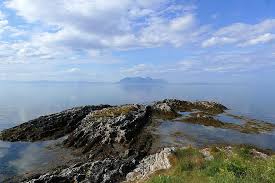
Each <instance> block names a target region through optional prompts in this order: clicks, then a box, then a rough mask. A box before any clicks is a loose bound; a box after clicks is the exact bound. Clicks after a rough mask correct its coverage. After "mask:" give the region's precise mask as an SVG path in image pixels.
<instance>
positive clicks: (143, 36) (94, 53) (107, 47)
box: [0, 0, 275, 82]
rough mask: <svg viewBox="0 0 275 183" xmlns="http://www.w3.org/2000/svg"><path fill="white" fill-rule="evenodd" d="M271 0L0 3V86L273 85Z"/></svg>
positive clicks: (274, 55) (33, 0)
mask: <svg viewBox="0 0 275 183" xmlns="http://www.w3.org/2000/svg"><path fill="white" fill-rule="evenodd" d="M274 43H275V1H273V0H242V1H240V0H230V1H221V0H186V1H185V0H151V1H148V0H113V1H102V0H53V1H48V0H4V1H1V3H0V80H20V81H32V80H57V81H117V80H119V79H121V78H123V77H127V76H150V77H154V78H163V79H166V80H168V81H171V82H249V81H257V82H263V81H272V80H274V79H272V78H275V44H274Z"/></svg>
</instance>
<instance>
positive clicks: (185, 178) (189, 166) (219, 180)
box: [147, 147, 275, 183]
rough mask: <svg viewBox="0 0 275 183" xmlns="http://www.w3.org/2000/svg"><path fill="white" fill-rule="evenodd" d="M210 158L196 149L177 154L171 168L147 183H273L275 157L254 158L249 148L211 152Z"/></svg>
mask: <svg viewBox="0 0 275 183" xmlns="http://www.w3.org/2000/svg"><path fill="white" fill-rule="evenodd" d="M211 154H212V155H213V157H214V158H213V159H212V160H205V159H204V157H203V155H202V154H201V153H200V152H199V150H198V149H194V148H188V149H184V150H178V151H177V152H176V153H175V156H174V157H173V158H172V160H171V161H172V162H173V164H174V165H173V168H172V169H170V170H168V171H166V172H164V173H162V174H158V175H154V176H153V177H152V178H151V179H150V180H148V181H147V183H185V182H186V183H196V182H198V183H200V182H203V183H204V182H209V183H235V182H236V183H275V157H270V158H268V159H259V158H255V157H253V156H252V155H251V148H249V147H234V148H233V150H232V153H229V152H228V151H226V150H222V151H221V150H217V149H216V148H211Z"/></svg>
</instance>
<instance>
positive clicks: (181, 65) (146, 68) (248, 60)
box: [121, 51, 275, 76]
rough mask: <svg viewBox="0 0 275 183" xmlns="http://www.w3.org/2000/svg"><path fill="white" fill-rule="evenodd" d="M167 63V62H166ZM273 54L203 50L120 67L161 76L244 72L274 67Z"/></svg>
mask: <svg viewBox="0 0 275 183" xmlns="http://www.w3.org/2000/svg"><path fill="white" fill-rule="evenodd" d="M167 63H168V62H167ZM274 64H275V62H274V54H272V53H271V52H270V51H262V52H261V54H258V51H256V52H252V51H251V52H238V51H234V52H215V53H209V52H203V53H200V54H197V55H192V56H190V58H186V59H184V60H182V61H179V62H177V63H174V64H162V65H154V64H138V65H134V66H132V67H130V68H122V69H121V73H122V74H123V75H124V76H148V75H149V76H150V75H155V74H156V75H158V76H162V74H164V73H170V74H171V73H177V75H178V76H179V75H184V74H188V73H189V74H194V73H195V74H202V73H244V72H254V71H258V70H262V69H263V70H267V69H275V68H274V66H275V65H274Z"/></svg>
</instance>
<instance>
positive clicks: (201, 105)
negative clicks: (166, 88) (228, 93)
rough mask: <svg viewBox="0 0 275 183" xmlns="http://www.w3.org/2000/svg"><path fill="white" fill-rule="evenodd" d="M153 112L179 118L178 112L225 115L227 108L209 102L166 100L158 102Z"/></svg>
mask: <svg viewBox="0 0 275 183" xmlns="http://www.w3.org/2000/svg"><path fill="white" fill-rule="evenodd" d="M153 110H154V111H155V112H156V113H158V114H161V113H162V114H163V115H164V116H167V115H168V116H171V117H173V116H174V117H177V116H178V115H177V114H176V113H177V112H176V111H182V112H184V111H193V110H200V111H203V112H207V113H211V114H219V113H223V112H224V111H225V110H227V108H226V107H225V106H223V105H222V104H219V103H216V102H208V101H197V102H189V101H183V100H176V99H165V100H163V101H159V102H156V103H155V104H154V105H153Z"/></svg>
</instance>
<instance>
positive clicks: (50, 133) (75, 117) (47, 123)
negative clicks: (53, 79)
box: [0, 105, 110, 142]
mask: <svg viewBox="0 0 275 183" xmlns="http://www.w3.org/2000/svg"><path fill="white" fill-rule="evenodd" d="M106 107H110V106H109V105H99V106H85V107H76V108H72V109H69V110H65V111H63V112H60V113H55V114H51V115H47V116H41V117H39V118H37V119H34V120H31V121H29V122H26V123H23V124H21V125H19V126H16V127H14V128H11V129H7V130H4V131H2V132H1V133H0V140H4V141H12V142H13V141H38V140H52V139H57V138H59V137H63V136H65V135H67V134H69V133H71V132H72V131H73V130H75V129H76V128H77V127H78V126H79V125H80V123H81V120H82V119H83V118H85V116H86V115H87V114H89V113H90V112H91V111H94V110H100V109H103V108H106Z"/></svg>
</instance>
